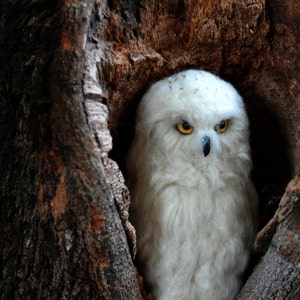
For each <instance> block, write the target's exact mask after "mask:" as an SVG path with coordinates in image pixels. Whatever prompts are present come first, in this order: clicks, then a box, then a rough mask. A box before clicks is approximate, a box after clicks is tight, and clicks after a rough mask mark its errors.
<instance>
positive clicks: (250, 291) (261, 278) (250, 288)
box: [237, 175, 300, 300]
mask: <svg viewBox="0 0 300 300" xmlns="http://www.w3.org/2000/svg"><path fill="white" fill-rule="evenodd" d="M299 213H300V175H298V176H296V177H295V178H294V179H293V180H292V181H291V182H290V183H289V184H288V186H287V188H286V192H285V194H284V195H283V197H282V199H281V201H280V204H279V208H278V210H277V211H276V213H275V216H274V217H273V218H272V219H271V220H270V222H269V223H268V225H267V226H266V227H265V228H264V229H263V230H262V231H261V232H260V233H259V234H258V236H257V240H256V243H255V246H256V248H257V250H260V251H261V252H264V251H265V250H266V247H267V246H269V244H270V246H269V248H268V250H267V252H266V253H265V255H264V257H263V258H262V259H261V261H260V262H259V264H258V265H257V266H256V268H255V271H254V273H253V274H252V276H251V277H250V278H249V279H248V281H247V283H246V285H245V286H244V288H243V289H242V291H241V292H240V294H239V296H238V297H237V299H240V300H245V299H247V300H258V299H264V300H266V299H270V300H273V299H290V300H294V299H300V289H299V287H300V247H299V245H300V219H299ZM274 232H275V234H274ZM273 235H274V236H273Z"/></svg>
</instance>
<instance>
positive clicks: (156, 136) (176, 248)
mask: <svg viewBox="0 0 300 300" xmlns="http://www.w3.org/2000/svg"><path fill="white" fill-rule="evenodd" d="M181 120H185V121H188V122H189V124H191V125H192V126H193V132H192V133H191V134H188V135H182V134H181V133H179V132H178V130H177V129H176V127H175V124H176V123H177V122H178V121H181ZM222 120H229V126H228V129H227V130H226V131H225V132H224V133H217V132H216V131H215V126H216V125H217V124H218V123H219V122H220V121H222ZM204 136H208V137H209V138H210V141H211V149H210V152H209V154H208V155H207V156H206V157H205V156H204V154H203V146H202V140H203V137H204ZM248 139H249V130H248V119H247V116H246V113H245V109H244V104H243V101H242V99H241V97H240V96H239V94H238V93H237V91H236V90H235V89H234V88H233V87H232V85H230V84H229V83H227V82H225V81H223V80H221V79H220V78H219V77H217V76H215V75H213V74H210V73H208V72H205V71H198V70H188V71H184V72H181V73H178V74H175V75H173V76H170V77H168V78H165V79H163V80H161V81H159V82H157V83H155V84H154V85H152V86H151V87H150V89H149V90H148V91H147V93H146V94H145V95H144V96H143V98H142V100H141V102H140V104H139V107H138V110H137V117H136V132H135V137H134V140H133V143H132V145H131V148H130V150H129V154H128V160H127V169H128V174H129V176H128V180H127V184H128V187H129V190H130V192H131V203H132V204H131V214H130V218H131V221H132V222H133V224H134V226H135V228H136V230H137V243H138V252H137V255H138V260H139V262H140V264H141V266H142V273H143V275H144V277H145V280H146V283H147V284H148V285H149V287H150V289H151V290H152V292H153V295H154V299H168V300H169V299H189V300H193V299H197V300H198V299H201V300H206V299H208V300H222V299H224V300H225V299H234V297H235V295H236V294H237V292H238V291H239V289H240V285H241V276H242V274H243V272H244V270H245V268H246V266H247V263H248V258H249V251H250V248H251V243H252V241H253V237H254V230H255V229H254V228H255V224H254V223H255V219H256V206H257V199H256V192H255V189H254V187H253V185H252V183H251V180H250V170H251V167H252V165H251V158H250V148H249V141H248Z"/></svg>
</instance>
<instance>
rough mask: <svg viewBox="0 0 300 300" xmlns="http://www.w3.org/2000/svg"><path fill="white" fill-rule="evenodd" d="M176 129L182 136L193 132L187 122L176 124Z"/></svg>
mask: <svg viewBox="0 0 300 300" xmlns="http://www.w3.org/2000/svg"><path fill="white" fill-rule="evenodd" d="M176 129H177V130H178V131H179V132H180V133H182V134H190V133H192V132H193V127H192V126H191V125H190V124H189V123H188V122H187V121H180V122H178V123H176Z"/></svg>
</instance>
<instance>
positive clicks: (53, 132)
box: [0, 1, 141, 299]
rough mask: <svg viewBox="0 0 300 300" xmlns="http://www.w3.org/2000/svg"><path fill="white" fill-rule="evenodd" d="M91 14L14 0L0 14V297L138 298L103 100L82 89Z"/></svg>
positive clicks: (124, 200) (89, 8) (91, 10)
mask: <svg viewBox="0 0 300 300" xmlns="http://www.w3.org/2000/svg"><path fill="white" fill-rule="evenodd" d="M93 14H95V7H94V6H93V3H92V2H82V1H78V2H76V1H64V2H56V3H55V2H51V4H50V2H48V1H45V2H42V1H23V3H22V4H21V7H20V3H19V2H18V1H14V2H11V3H9V5H7V7H5V12H4V14H3V16H2V18H3V17H4V18H6V19H4V22H3V23H2V33H3V35H4V36H3V38H2V41H1V42H2V49H1V58H2V59H3V61H4V63H5V65H4V66H3V68H1V73H2V78H1V79H2V84H1V88H2V89H1V99H2V101H1V108H2V109H1V145H2V148H1V184H2V189H1V225H0V228H1V240H2V242H1V283H0V284H1V285H0V290H1V292H0V294H1V298H2V299H48V298H51V299H61V298H64V299H74V298H76V299H99V298H100V299H101V298H103V299H121V298H124V299H139V298H141V294H140V289H139V284H138V277H137V272H136V270H135V267H134V265H133V262H132V257H131V254H130V249H129V247H128V242H127V238H126V234H125V231H124V229H129V230H128V233H129V235H131V236H134V231H133V230H132V228H130V226H129V225H128V221H127V218H126V217H127V215H128V213H127V215H126V209H128V204H129V202H128V201H129V199H128V197H127V196H126V195H127V191H126V188H125V186H124V183H123V182H122V176H121V174H120V173H119V172H120V171H119V170H118V169H117V168H116V167H115V165H114V164H113V163H112V162H111V161H110V160H109V159H108V157H107V152H108V151H109V150H110V148H111V138H110V135H109V134H108V130H107V120H106V118H107V109H106V108H105V107H104V106H103V105H102V104H101V103H93V101H92V100H90V99H89V98H88V96H87V95H86V93H85V92H83V77H84V76H83V74H84V72H85V68H86V67H88V65H85V63H88V60H86V58H85V57H86V55H87V53H88V51H87V52H86V50H85V47H86V46H87V44H86V40H87V36H88V32H89V30H90V22H91V18H92V15H93ZM13 20H16V21H15V23H14V24H11V22H13ZM13 25H14V26H13ZM4 46H5V47H6V48H5V47H4ZM95 117H96V118H95ZM2 126H3V127H2ZM99 129H100V131H101V132H98V131H99ZM108 172H109V174H110V175H108V174H107V173H108ZM122 221H123V222H122ZM129 235H128V236H129Z"/></svg>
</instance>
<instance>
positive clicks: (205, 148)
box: [201, 135, 210, 157]
mask: <svg viewBox="0 0 300 300" xmlns="http://www.w3.org/2000/svg"><path fill="white" fill-rule="evenodd" d="M201 143H202V147H203V153H204V156H205V157H206V156H207V155H208V154H209V152H210V138H209V136H207V135H205V136H204V137H203V138H202V141H201Z"/></svg>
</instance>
